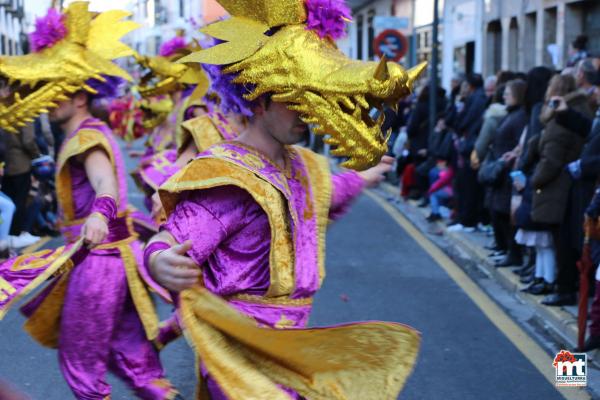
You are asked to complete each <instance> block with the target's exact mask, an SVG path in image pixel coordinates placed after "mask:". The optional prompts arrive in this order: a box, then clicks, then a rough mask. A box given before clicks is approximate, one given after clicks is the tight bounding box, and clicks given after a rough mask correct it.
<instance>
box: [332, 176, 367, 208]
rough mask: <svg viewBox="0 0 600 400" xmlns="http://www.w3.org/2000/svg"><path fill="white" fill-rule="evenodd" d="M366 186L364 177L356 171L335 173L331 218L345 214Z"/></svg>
mask: <svg viewBox="0 0 600 400" xmlns="http://www.w3.org/2000/svg"><path fill="white" fill-rule="evenodd" d="M364 186H365V183H364V180H363V178H362V177H361V176H360V175H359V174H358V173H356V172H354V171H345V172H342V173H340V174H335V175H333V177H332V185H331V190H332V193H331V208H330V209H329V219H331V220H336V219H338V218H340V217H341V216H342V215H344V214H345V213H346V212H347V211H348V209H349V208H350V205H351V204H352V201H353V200H354V199H355V198H357V197H358V196H359V195H360V194H361V192H362V190H363V189H364Z"/></svg>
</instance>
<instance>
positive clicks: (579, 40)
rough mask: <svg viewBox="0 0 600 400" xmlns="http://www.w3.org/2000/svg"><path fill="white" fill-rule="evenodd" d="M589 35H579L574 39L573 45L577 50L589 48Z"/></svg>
mask: <svg viewBox="0 0 600 400" xmlns="http://www.w3.org/2000/svg"><path fill="white" fill-rule="evenodd" d="M587 42H588V37H587V35H579V36H577V37H576V38H575V40H573V42H572V43H571V46H573V48H574V49H577V50H585V49H586V48H587Z"/></svg>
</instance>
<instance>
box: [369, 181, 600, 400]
mask: <svg viewBox="0 0 600 400" xmlns="http://www.w3.org/2000/svg"><path fill="white" fill-rule="evenodd" d="M374 193H376V194H377V195H378V196H380V197H386V198H387V200H388V201H389V200H391V199H390V197H392V198H393V199H394V200H397V199H398V198H399V196H398V194H399V193H398V188H397V187H395V186H392V185H391V184H389V183H387V182H384V183H382V184H381V185H380V190H379V191H374ZM397 208H398V209H399V211H400V212H402V213H403V214H405V216H406V217H407V218H408V219H409V221H410V222H411V223H412V224H413V225H414V226H415V227H416V228H417V229H419V230H420V231H421V232H422V233H423V234H425V236H427V237H430V238H431V236H432V235H435V236H438V237H440V238H443V239H444V240H445V241H446V243H443V244H442V243H440V241H438V240H432V241H433V243H434V244H435V245H436V246H437V247H438V248H440V249H441V250H442V251H443V252H444V253H446V254H447V255H448V256H450V257H451V258H452V259H454V260H456V259H457V254H456V253H458V254H460V255H461V256H462V257H460V256H459V257H458V258H467V259H469V260H470V261H472V263H471V264H472V265H471V266H470V265H465V263H461V262H457V264H458V265H459V266H460V267H461V268H462V269H463V270H465V272H467V274H468V275H470V276H471V277H473V273H476V274H477V273H480V274H483V275H485V276H486V277H488V278H490V280H492V281H495V282H497V283H498V284H499V285H500V286H501V288H502V289H504V290H505V291H506V292H508V294H510V295H512V296H514V297H515V298H516V299H517V301H519V302H520V303H522V304H524V305H525V306H527V307H529V308H530V309H531V310H532V319H531V320H530V321H529V322H531V323H533V325H535V327H536V328H538V329H541V330H542V331H543V332H544V333H546V334H547V335H548V336H549V337H550V339H551V341H552V342H554V344H555V345H556V346H558V347H559V348H564V349H574V348H576V347H577V332H578V329H577V306H571V307H548V306H545V305H543V304H541V297H539V296H534V295H530V294H527V293H522V292H521V291H520V289H521V288H522V287H523V285H522V284H521V283H520V282H519V278H518V277H517V275H515V274H513V273H512V272H511V270H512V268H496V267H494V265H493V263H492V261H491V260H490V259H489V258H488V254H487V253H488V251H487V250H485V249H484V248H483V247H482V246H481V245H480V244H478V243H476V241H475V240H474V238H473V237H470V236H469V235H471V234H468V233H467V234H466V233H462V232H448V231H447V229H446V226H445V224H443V223H436V224H430V225H429V224H428V226H430V227H432V228H434V231H431V230H430V231H427V229H426V228H424V226H425V222H424V221H425V217H426V215H427V212H428V209H421V208H418V207H416V206H415V205H413V204H412V203H411V202H410V201H407V202H404V206H400V207H397ZM409 214H410V215H409ZM446 244H447V245H446ZM474 270H475V271H474ZM474 281H475V282H477V279H474ZM480 286H481V285H480ZM482 289H484V291H486V288H485V287H482ZM547 350H548V351H549V352H551V350H549V349H547ZM587 354H588V359H589V361H590V363H591V364H593V365H595V366H596V367H600V350H595V351H592V352H588V353H587ZM588 389H591V388H590V387H589V385H588ZM593 392H595V390H593ZM594 394H595V395H598V394H597V393H594ZM594 398H595V397H594Z"/></svg>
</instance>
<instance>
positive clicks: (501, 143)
mask: <svg viewBox="0 0 600 400" xmlns="http://www.w3.org/2000/svg"><path fill="white" fill-rule="evenodd" d="M526 89H527V84H526V83H525V82H524V81H522V80H513V81H509V82H508V83H507V84H506V89H505V91H504V103H505V104H506V110H507V112H508V114H507V115H506V117H504V119H503V120H502V122H501V123H500V125H499V126H498V129H497V130H496V134H495V135H494V140H493V141H492V150H491V153H492V155H491V160H493V161H498V160H501V161H503V162H504V165H505V168H504V169H503V170H502V172H501V173H500V176H499V177H498V179H497V183H496V184H495V186H494V187H493V188H492V190H491V195H490V206H491V217H492V227H493V229H494V237H495V239H496V244H497V246H498V248H499V249H501V250H504V251H506V252H507V254H506V256H505V257H504V258H503V259H502V260H500V261H498V262H497V263H496V266H497V267H507V266H511V265H520V264H521V263H522V262H523V260H522V254H521V249H520V247H519V245H518V244H517V243H516V242H515V239H514V237H515V233H516V231H515V228H514V226H512V225H511V220H510V210H511V198H512V182H511V179H510V176H509V171H510V169H512V166H513V164H514V162H515V159H516V154H514V153H513V151H512V150H514V148H515V147H516V146H517V144H518V142H519V139H520V137H521V134H522V133H523V129H524V128H525V126H526V125H527V122H528V118H527V113H526V111H525V107H524V102H525V91H526Z"/></svg>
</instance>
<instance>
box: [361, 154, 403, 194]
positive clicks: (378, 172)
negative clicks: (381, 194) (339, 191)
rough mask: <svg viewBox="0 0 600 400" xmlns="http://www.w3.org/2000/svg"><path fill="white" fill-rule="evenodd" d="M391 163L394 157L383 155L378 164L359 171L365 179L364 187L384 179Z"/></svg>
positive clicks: (392, 163)
mask: <svg viewBox="0 0 600 400" xmlns="http://www.w3.org/2000/svg"><path fill="white" fill-rule="evenodd" d="M393 165H394V157H390V156H383V158H382V159H381V161H380V162H379V164H377V165H376V166H374V167H371V168H369V169H367V170H365V171H362V172H359V173H358V174H359V175H360V176H361V177H362V178H363V180H364V181H365V186H366V187H368V188H371V187H375V186H377V185H379V184H380V183H381V182H382V181H383V180H384V179H385V174H386V173H387V172H390V171H391V170H392V166H393Z"/></svg>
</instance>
